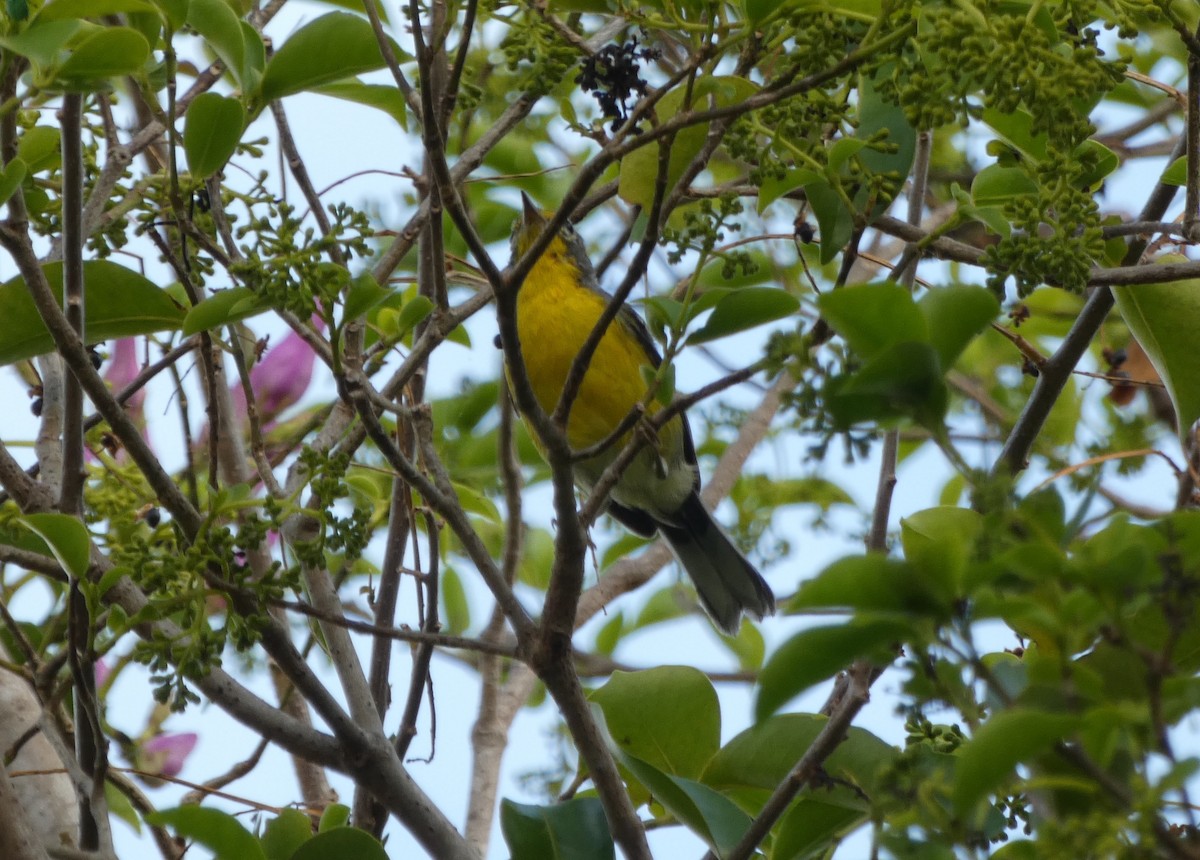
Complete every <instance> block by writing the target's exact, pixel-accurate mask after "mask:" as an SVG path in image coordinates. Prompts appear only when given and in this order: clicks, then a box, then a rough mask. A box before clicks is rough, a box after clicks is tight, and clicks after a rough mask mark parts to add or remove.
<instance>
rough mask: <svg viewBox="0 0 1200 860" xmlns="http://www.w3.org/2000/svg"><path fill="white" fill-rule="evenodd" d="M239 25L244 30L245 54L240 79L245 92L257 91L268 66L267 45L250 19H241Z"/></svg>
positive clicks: (243, 44) (243, 47)
mask: <svg viewBox="0 0 1200 860" xmlns="http://www.w3.org/2000/svg"><path fill="white" fill-rule="evenodd" d="M238 26H239V27H241V30H242V56H243V60H242V68H241V74H240V75H239V76H238V81H239V82H240V83H241V87H242V91H243V92H246V93H256V92H258V90H259V87H260V86H262V77H263V72H264V71H266V68H267V46H266V45H264V44H263V40H262V36H260V35H259V33H258V31H257V30H255V29H254V27H253V26H251V24H250V22H249V21H239V22H238Z"/></svg>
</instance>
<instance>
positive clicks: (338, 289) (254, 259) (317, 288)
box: [229, 201, 374, 319]
mask: <svg viewBox="0 0 1200 860" xmlns="http://www.w3.org/2000/svg"><path fill="white" fill-rule="evenodd" d="M267 207H268V211H267V214H266V215H263V216H256V217H253V218H251V219H250V221H248V222H247V223H246V225H245V226H243V227H241V228H240V229H239V230H238V231H237V234H236V235H237V238H238V239H239V240H241V239H245V238H247V237H251V238H252V239H253V241H252V243H250V244H245V245H242V247H241V251H242V255H243V258H244V259H243V260H241V261H238V262H236V263H233V264H231V265H230V267H229V269H230V273H231V274H233V275H234V277H235V278H237V279H238V280H240V281H241V282H242V283H244V284H246V285H247V286H249V287H250V288H251V289H253V290H254V291H255V292H257V293H259V294H260V295H262V296H264V297H265V298H266V299H267V300H268V301H269V302H270V303H271V304H272V306H274V307H277V308H282V309H285V310H288V311H291V312H292V313H294V314H296V315H297V316H299V317H301V318H302V319H307V318H308V317H309V316H311V315H312V313H313V312H314V311H316V309H317V299H321V300H322V302H323V304H324V306H325V307H326V308H330V307H332V305H333V303H334V302H335V301H337V299H338V298H339V297H340V295H341V293H342V291H343V290H344V289H345V288H346V287H347V286H348V285H349V283H350V272H349V270H348V269H347V268H346V267H345V266H341V265H338V264H336V263H332V262H330V261H329V254H330V252H331V251H332V250H334V249H335V248H337V249H340V251H341V253H342V254H343V255H344V256H345V257H346V258H353V257H368V256H370V255H371V253H372V250H371V247H370V239H371V236H372V234H373V232H374V231H373V228H372V227H371V223H370V218H369V216H368V215H367V214H366V213H364V212H359V211H358V210H356V209H353V208H351V207H349V206H346V205H344V204H338V205H336V206H330V207H329V214H330V216H331V219H330V231H329V233H328V234H327V235H324V234H321V233H320V232H319V231H317V230H316V229H315V228H314V227H305V226H304V225H303V222H302V221H301V220H300V219H299V218H297V217H296V216H295V209H294V207H292V206H290V205H288V204H287V203H281V202H274V201H272V202H270V203H268V204H267Z"/></svg>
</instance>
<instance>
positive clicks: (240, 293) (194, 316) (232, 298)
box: [183, 287, 271, 335]
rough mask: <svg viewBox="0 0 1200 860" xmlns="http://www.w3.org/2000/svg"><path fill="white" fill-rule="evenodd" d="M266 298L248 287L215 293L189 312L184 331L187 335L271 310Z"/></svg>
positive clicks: (185, 318) (184, 321) (185, 319)
mask: <svg viewBox="0 0 1200 860" xmlns="http://www.w3.org/2000/svg"><path fill="white" fill-rule="evenodd" d="M270 309H271V308H270V305H269V304H267V302H266V301H265V300H260V299H259V297H258V294H257V293H255V292H254V291H253V290H251V289H250V288H248V287H233V288H231V289H228V290H222V291H221V292H219V293H214V294H213V295H211V296H209V297H208V298H207V299H205V300H204V301H202V302H201V303H200V304H198V305H196V306H195V307H194V308H192V309H191V310H190V311H188V312H187V316H186V317H184V320H183V333H184V334H187V335H192V334H196V333H197V332H202V331H208V330H209V329H214V328H220V327H221V326H223V325H228V324H229V323H235V322H239V321H241V320H244V319H248V318H250V317H252V316H257V315H258V314H261V313H263V312H264V311H268V310H270Z"/></svg>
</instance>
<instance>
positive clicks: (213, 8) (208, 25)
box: [187, 0, 246, 80]
mask: <svg viewBox="0 0 1200 860" xmlns="http://www.w3.org/2000/svg"><path fill="white" fill-rule="evenodd" d="M187 23H188V25H189V26H190V27H191V28H192V29H194V30H195V31H196V32H197V33H199V34H200V35H201V36H203V37H204V41H206V42H207V43H208V45H209V47H210V48H212V50H213V52H214V53H216V55H217V57H218V58H220V60H221V62H222V63H224V65H225V68H226V69H228V70H229V72H230V73H231V74H232V75H233V76H234V78H236V79H238V80H240V78H241V74H242V68H243V65H244V64H245V61H246V37H245V35H244V34H243V33H242V23H241V21H239V20H238V16H237V14H236V13H234V11H233V9H231V8H230V6H229V4H228V3H226V2H225V0H189V2H188V10H187Z"/></svg>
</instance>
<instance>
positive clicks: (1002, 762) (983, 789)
mask: <svg viewBox="0 0 1200 860" xmlns="http://www.w3.org/2000/svg"><path fill="white" fill-rule="evenodd" d="M1078 725H1079V718H1078V717H1075V716H1073V715H1071V714H1053V713H1047V712H1045V711H1034V710H1029V709H1024V708H1021V709H1016V710H1012V711H1006V712H1004V713H1001V714H996V715H995V716H993V717H992V718H991V719H990V720H988V721H987V722H986V723H984V724H983V726H981V727H980V729H979V731H978V732H977V733H976V734H975V737H973V738H972V739H971V740H970V741H969V742H968V743H966V744H964V745H963V746H962V748H961V749H959V751H958V764H957V767H956V768H955V779H954V792H953V800H954V808H955V809H956V810H957V811H959V812H966V811H967V810H969V809H970V808H971V807H972V806H974V805H975V803H976V802H978V801H979V800H980V799H982V798H983V796H984V795H986V794H988V793H989V792H991V791H993V790H995V789H998V788H999V787H1000V786H1001V785H1002V784H1003V783H1004V781H1005V780H1007V779H1008V777H1009V775H1010V774H1011V773H1012V772H1013V768H1015V767H1016V766H1017V765H1018V764H1020V763H1021V762H1027V761H1029V760H1030V759H1031V758H1034V757H1035V756H1037V755H1039V754H1040V753H1042V752H1045V751H1046V750H1048V749H1049V748H1050V746H1051V745H1052V744H1053V743H1054V742H1055V741H1057V740H1059V739H1061V738H1063V737H1064V736H1066V735H1067V734H1069V733H1070V732H1071V731H1073V730H1074V729H1075V728H1076V727H1077V726H1078Z"/></svg>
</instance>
